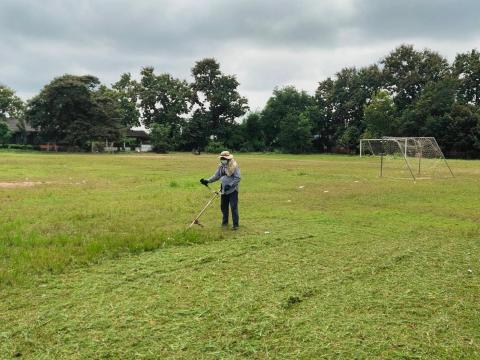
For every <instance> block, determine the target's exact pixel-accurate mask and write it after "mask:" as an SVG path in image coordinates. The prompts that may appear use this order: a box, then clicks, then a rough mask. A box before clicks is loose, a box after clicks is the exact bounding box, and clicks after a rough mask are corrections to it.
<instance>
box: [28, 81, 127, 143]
mask: <svg viewBox="0 0 480 360" xmlns="http://www.w3.org/2000/svg"><path fill="white" fill-rule="evenodd" d="M99 85H100V81H99V80H98V79H97V78H96V77H94V76H91V75H84V76H75V75H63V76H61V77H58V78H55V79H54V80H52V81H51V82H50V83H49V84H48V85H46V86H45V87H44V88H43V89H42V91H41V92H40V93H39V94H38V95H37V96H35V97H34V98H33V99H31V100H30V101H29V102H28V105H27V111H26V118H27V120H28V122H29V123H30V124H32V126H33V127H35V128H38V129H39V130H40V135H41V136H42V137H43V139H44V140H45V141H49V142H55V143H60V144H65V145H69V146H77V147H81V148H82V147H83V148H85V147H86V146H87V145H88V143H89V142H90V141H92V140H110V141H114V140H117V139H118V136H119V129H120V123H119V117H118V116H119V115H118V114H119V112H118V109H117V107H116V105H117V103H116V102H115V100H114V98H113V97H112V96H111V93H110V91H109V90H107V89H106V88H105V87H99Z"/></svg>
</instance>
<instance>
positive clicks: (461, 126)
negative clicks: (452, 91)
mask: <svg viewBox="0 0 480 360" xmlns="http://www.w3.org/2000/svg"><path fill="white" fill-rule="evenodd" d="M450 117H451V123H450V126H449V128H448V132H449V134H451V136H452V139H451V140H450V141H451V143H450V146H449V147H450V151H452V152H454V153H456V154H458V153H460V154H462V155H463V156H466V157H478V156H480V114H479V112H478V110H477V109H475V108H474V107H473V106H472V105H463V104H455V105H454V106H453V108H452V111H451V114H450Z"/></svg>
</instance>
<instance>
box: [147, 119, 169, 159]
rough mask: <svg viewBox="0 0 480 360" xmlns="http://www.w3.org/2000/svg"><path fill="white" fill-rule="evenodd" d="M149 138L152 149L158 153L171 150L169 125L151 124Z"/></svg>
mask: <svg viewBox="0 0 480 360" xmlns="http://www.w3.org/2000/svg"><path fill="white" fill-rule="evenodd" d="M150 140H151V142H152V145H153V150H154V151H156V152H158V153H166V152H168V151H169V150H171V144H170V125H167V124H153V127H152V132H151V133H150Z"/></svg>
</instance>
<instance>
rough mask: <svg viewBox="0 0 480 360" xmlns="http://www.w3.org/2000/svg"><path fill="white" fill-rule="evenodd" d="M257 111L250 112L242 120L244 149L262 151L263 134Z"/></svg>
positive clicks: (263, 146)
mask: <svg viewBox="0 0 480 360" xmlns="http://www.w3.org/2000/svg"><path fill="white" fill-rule="evenodd" d="M261 116H262V115H261V114H260V113H258V112H252V113H250V114H248V116H247V117H246V118H245V119H244V120H243V123H242V128H243V136H244V144H243V149H242V150H244V151H264V150H265V135H264V133H263V128H262V118H261Z"/></svg>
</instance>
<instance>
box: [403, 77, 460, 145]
mask: <svg viewBox="0 0 480 360" xmlns="http://www.w3.org/2000/svg"><path fill="white" fill-rule="evenodd" d="M456 89H457V82H456V80H455V79H453V78H452V77H446V78H444V79H442V80H439V81H437V82H430V83H429V84H427V85H426V86H425V89H424V90H423V92H422V94H421V95H420V97H419V99H418V100H417V101H416V102H415V103H413V104H411V105H409V106H408V107H407V108H406V109H404V111H403V113H402V116H401V118H400V123H399V130H400V134H401V135H403V136H436V135H438V132H432V130H433V129H437V131H439V130H440V129H438V127H437V126H436V125H434V123H435V122H436V121H437V120H439V119H440V118H443V117H444V116H445V115H448V114H449V113H450V111H451V109H452V106H453V104H454V102H455V93H456ZM440 145H443V144H440Z"/></svg>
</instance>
